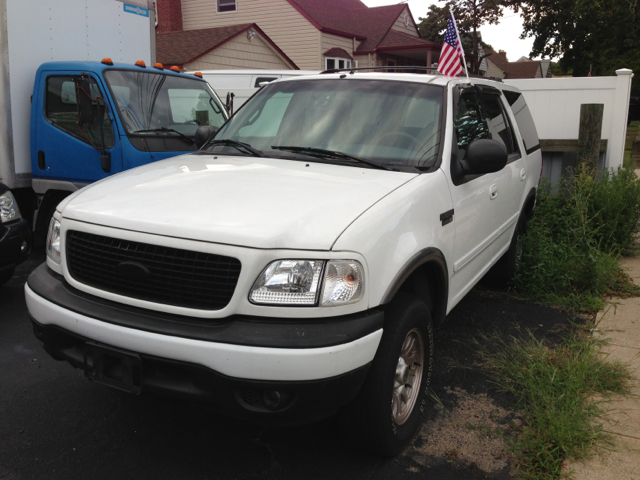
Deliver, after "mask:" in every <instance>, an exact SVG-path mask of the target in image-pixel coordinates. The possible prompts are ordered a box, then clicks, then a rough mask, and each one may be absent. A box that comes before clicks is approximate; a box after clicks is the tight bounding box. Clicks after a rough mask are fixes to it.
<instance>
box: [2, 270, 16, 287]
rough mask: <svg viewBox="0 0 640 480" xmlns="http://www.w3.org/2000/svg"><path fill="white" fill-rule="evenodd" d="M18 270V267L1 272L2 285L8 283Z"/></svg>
mask: <svg viewBox="0 0 640 480" xmlns="http://www.w3.org/2000/svg"><path fill="white" fill-rule="evenodd" d="M15 271H16V268H15V267H13V268H10V269H9V270H5V271H4V272H1V273H0V286H2V285H4V284H5V283H7V282H8V281H9V280H11V278H12V277H13V273H14V272H15Z"/></svg>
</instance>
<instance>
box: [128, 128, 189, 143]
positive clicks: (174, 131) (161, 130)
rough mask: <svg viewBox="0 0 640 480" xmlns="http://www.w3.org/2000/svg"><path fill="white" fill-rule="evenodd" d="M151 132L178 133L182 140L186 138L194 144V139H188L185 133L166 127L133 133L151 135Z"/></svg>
mask: <svg viewBox="0 0 640 480" xmlns="http://www.w3.org/2000/svg"><path fill="white" fill-rule="evenodd" d="M149 132H172V133H177V134H178V135H179V136H180V138H184V139H185V140H187V141H188V142H189V143H194V140H193V138H190V137H187V136H186V135H185V134H184V133H180V132H179V131H177V130H174V129H173V128H166V127H160V128H151V129H148V130H135V131H133V132H131V133H149Z"/></svg>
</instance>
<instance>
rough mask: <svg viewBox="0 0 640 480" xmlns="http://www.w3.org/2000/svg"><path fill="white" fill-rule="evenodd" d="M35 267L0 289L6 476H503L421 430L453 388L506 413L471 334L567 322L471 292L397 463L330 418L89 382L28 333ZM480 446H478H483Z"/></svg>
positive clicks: (440, 350) (0, 428)
mask: <svg viewBox="0 0 640 480" xmlns="http://www.w3.org/2000/svg"><path fill="white" fill-rule="evenodd" d="M42 261H44V255H43V254H42V253H34V254H32V256H31V257H30V259H29V260H28V261H27V262H26V263H25V264H23V265H21V266H20V267H19V268H18V270H17V271H16V275H15V276H14V278H13V279H12V280H11V281H10V282H9V283H8V284H6V285H5V286H3V287H0V479H3V480H16V479H20V480H27V479H38V480H39V479H50V480H55V479H65V480H72V479H83V480H84V479H92V480H99V479H116V478H117V479H126V478H136V479H141V480H142V479H154V480H160V479H189V480H191V479H193V480H195V479H253V478H270V479H271V478H273V479H301V478H305V479H316V478H318V479H326V478H332V479H342V478H344V479H353V478H367V479H399V480H401V479H413V478H420V479H423V478H425V477H427V476H428V477H429V478H434V479H439V480H440V479H442V480H447V479H456V480H462V479H481V478H492V479H506V478H511V477H512V469H513V465H512V464H511V463H510V461H509V460H508V455H506V452H503V451H501V452H499V453H498V454H496V453H495V452H494V453H492V454H491V455H494V456H495V458H498V457H501V458H503V459H504V461H503V462H502V463H499V464H495V465H499V467H496V466H495V465H492V466H491V465H490V466H486V465H484V464H483V463H482V462H480V461H479V460H478V459H479V458H481V457H482V456H487V455H489V454H486V455H485V454H483V453H482V452H480V453H479V454H478V452H475V453H476V457H473V456H471V455H468V454H467V453H468V452H465V445H467V442H466V441H461V440H458V445H459V446H458V447H456V448H455V449H453V450H452V449H451V448H448V447H447V444H446V443H443V444H442V445H440V444H436V443H435V438H436V435H435V434H433V435H432V434H431V431H430V428H432V427H430V425H432V424H434V425H435V424H437V422H438V421H439V420H440V419H441V417H445V416H446V415H443V411H447V412H453V411H457V410H456V408H457V405H458V403H460V402H461V400H460V399H461V398H463V397H462V396H461V395H460V392H467V393H468V395H469V397H464V398H465V399H467V400H468V399H469V398H473V396H477V397H478V398H482V399H483V401H486V402H489V404H490V405H491V408H490V409H489V410H491V409H493V408H494V407H495V408H498V406H499V405H502V406H505V407H507V406H508V400H507V399H504V398H501V397H500V396H498V395H497V394H495V393H494V392H492V391H491V390H490V389H489V382H488V380H487V378H486V377H485V376H484V375H483V374H482V372H481V371H480V370H478V369H477V368H474V367H473V356H474V350H473V344H472V340H473V339H474V338H475V337H476V336H477V334H478V332H480V331H482V332H493V331H495V332H498V333H500V334H504V335H507V334H512V333H513V332H517V331H518V329H522V328H534V329H537V330H538V331H539V332H540V333H541V334H546V333H548V332H552V331H557V328H558V325H566V324H567V323H568V321H569V319H568V318H567V317H566V316H565V315H563V314H562V313H561V312H559V311H557V310H554V309H551V308H546V307H541V306H537V305H532V304H528V303H526V302H523V301H520V300H516V299H512V298H509V297H508V296H507V295H505V294H503V293H496V292H491V291H483V290H479V289H476V290H474V291H472V292H471V293H470V294H469V295H468V296H467V297H466V298H465V300H463V301H462V302H461V304H460V305H458V306H457V307H456V308H455V309H454V310H453V312H451V314H450V315H449V318H448V321H447V323H446V324H445V326H444V327H442V328H440V329H439V330H437V332H436V356H437V359H436V364H435V371H434V377H433V381H432V389H433V402H432V405H431V408H430V410H429V412H428V414H427V417H426V419H425V422H426V423H425V425H426V426H425V428H424V429H423V432H422V433H421V435H420V436H418V438H417V439H416V441H415V442H414V444H413V445H412V446H411V447H410V448H409V449H408V450H407V451H406V452H405V453H404V454H403V455H400V456H399V457H397V458H395V459H380V458H376V457H372V456H369V455H366V454H364V453H360V452H358V451H357V449H354V448H353V446H352V445H350V444H348V443H346V442H345V441H344V440H343V439H342V438H341V435H340V429H339V425H338V424H337V422H338V420H336V419H328V420H326V421H322V422H318V423H314V424H311V425H306V426H302V427H295V428H264V427H260V426H256V425H252V424H248V423H244V422H241V421H238V420H235V419H231V418H227V417H225V416H222V415H220V414H218V413H216V412H215V411H211V409H210V408H208V407H207V406H206V405H202V404H196V403H189V402H185V401H182V400H176V399H172V398H166V397H160V396H154V395H148V394H143V395H140V396H134V395H131V394H127V393H123V392H120V391H117V390H112V389H109V388H108V387H104V386H102V385H98V384H94V383H91V382H89V381H88V380H87V379H86V378H85V377H84V375H83V372H81V371H79V370H75V369H73V368H72V367H70V366H69V365H68V364H66V363H64V362H57V361H55V360H53V359H52V358H50V357H49V356H48V355H47V354H46V353H45V352H44V351H43V350H42V348H41V347H40V345H39V343H38V341H37V340H36V338H35V337H34V335H33V332H32V329H31V325H30V322H29V318H28V314H27V309H26V305H25V301H24V294H23V288H24V283H25V281H26V278H27V276H28V274H29V273H30V272H31V270H33V269H34V268H35V267H36V266H38V265H39V264H40V263H41V262H42ZM469 366H471V368H468V367H469ZM456 392H457V393H456ZM465 395H466V393H465ZM465 402H466V400H465ZM465 405H466V403H465ZM465 408H466V407H465ZM458 410H460V409H458ZM462 410H464V408H463V409H462ZM496 411H497V410H496ZM474 416H475V417H477V415H474ZM448 418H450V419H451V418H454V419H455V417H448ZM465 423H467V424H468V421H466V420H464V419H462V420H460V421H455V422H454V426H453V427H454V430H455V428H458V427H459V429H461V431H463V432H462V433H464V434H465V435H467V437H465V438H469V437H468V435H469V434H470V433H469V431H468V429H467V427H466V426H465ZM458 424H459V425H458ZM433 428H435V427H433ZM438 428H440V427H438ZM439 431H440V430H439ZM474 435H475V434H474ZM478 435H480V434H478ZM441 437H442V436H441ZM443 438H449V437H443ZM479 440H480V441H479V442H477V443H478V444H479V445H483V444H485V443H487V444H488V442H484V441H483V440H482V439H479ZM444 441H445V442H448V441H452V442H453V441H454V440H446V439H445V440H444ZM431 443H433V444H431ZM426 447H430V448H426ZM474 448H476V449H477V447H474ZM496 448H501V447H496ZM425 452H426V453H425ZM474 458H475V459H476V460H474ZM478 465H480V466H481V467H482V468H480V467H479V466H478Z"/></svg>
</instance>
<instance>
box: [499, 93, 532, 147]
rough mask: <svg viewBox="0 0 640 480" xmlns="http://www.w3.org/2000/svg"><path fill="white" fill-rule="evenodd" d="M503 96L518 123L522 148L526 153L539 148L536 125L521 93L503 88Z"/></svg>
mask: <svg viewBox="0 0 640 480" xmlns="http://www.w3.org/2000/svg"><path fill="white" fill-rule="evenodd" d="M503 93H504V96H505V97H506V98H507V101H508V102H509V105H511V110H512V111H513V115H514V116H515V117H516V122H517V123H518V130H520V135H522V141H523V142H524V148H525V150H526V151H527V154H529V153H531V152H533V151H535V150H537V149H538V148H540V141H539V140H538V132H537V131H536V125H535V124H534V123H533V117H532V116H531V112H530V111H529V107H528V106H527V102H525V100H524V97H523V96H522V93H520V92H509V91H507V90H505V91H504V92H503Z"/></svg>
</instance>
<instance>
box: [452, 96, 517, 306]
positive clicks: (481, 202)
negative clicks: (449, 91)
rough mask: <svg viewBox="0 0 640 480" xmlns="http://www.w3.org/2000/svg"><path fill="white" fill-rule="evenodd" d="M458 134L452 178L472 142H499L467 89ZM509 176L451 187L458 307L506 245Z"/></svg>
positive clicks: (479, 178)
mask: <svg viewBox="0 0 640 480" xmlns="http://www.w3.org/2000/svg"><path fill="white" fill-rule="evenodd" d="M453 130H454V137H453V142H454V145H452V152H453V151H455V150H456V149H457V155H453V154H452V159H451V162H452V172H453V169H454V167H455V164H454V162H458V161H459V159H464V155H465V153H466V150H467V147H468V146H469V144H470V143H471V142H472V141H474V140H478V139H483V138H485V139H491V138H493V139H494V140H495V139H496V136H498V135H497V133H496V132H495V128H494V125H493V123H492V122H491V118H487V115H486V113H485V111H484V108H483V106H482V100H481V99H480V98H479V95H478V94H477V93H476V91H475V90H474V89H471V88H469V89H464V90H463V91H462V93H461V94H460V97H459V103H458V107H457V114H456V118H455V120H454V124H453ZM456 142H457V145H456ZM456 147H457V148H456ZM510 175H511V174H510V169H508V168H506V167H505V168H504V169H502V170H500V171H498V172H494V173H486V174H482V175H466V176H464V178H460V177H458V181H454V182H453V185H451V197H452V200H453V206H454V212H452V213H453V219H454V222H455V231H456V238H455V246H454V265H453V271H454V274H453V277H452V278H451V288H450V291H451V292H455V294H456V295H457V297H456V298H452V299H450V301H451V302H452V303H453V304H455V303H457V301H458V300H459V299H460V298H461V297H462V296H464V295H465V294H466V293H467V292H468V291H469V289H471V287H472V286H473V285H474V284H475V282H476V281H477V279H478V277H479V276H481V275H483V274H484V273H485V271H486V269H487V266H489V265H490V264H491V261H492V259H493V258H494V257H495V256H496V255H498V253H499V250H500V246H501V245H503V244H504V243H505V241H506V237H507V235H506V234H505V233H504V229H505V228H506V225H507V223H508V219H509V218H510V217H511V215H510V213H511V211H512V206H510V205H509V202H510V201H511V199H510V198H508V195H505V193H506V192H505V189H506V188H505V187H506V184H508V181H509V176H510ZM454 177H455V175H453V173H452V178H454Z"/></svg>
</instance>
